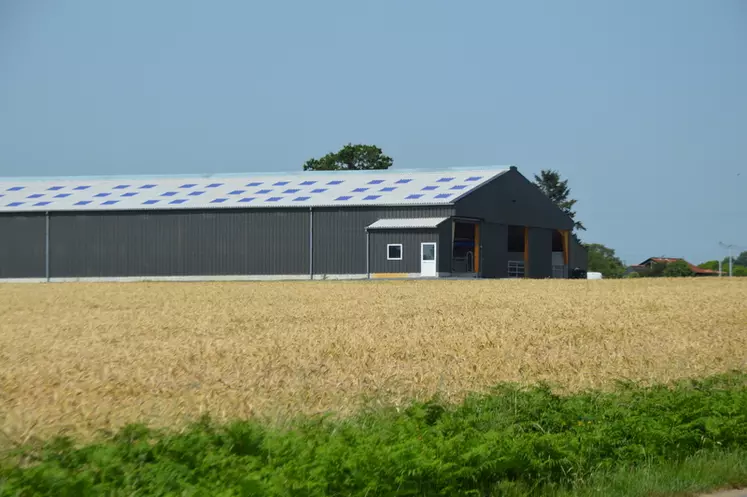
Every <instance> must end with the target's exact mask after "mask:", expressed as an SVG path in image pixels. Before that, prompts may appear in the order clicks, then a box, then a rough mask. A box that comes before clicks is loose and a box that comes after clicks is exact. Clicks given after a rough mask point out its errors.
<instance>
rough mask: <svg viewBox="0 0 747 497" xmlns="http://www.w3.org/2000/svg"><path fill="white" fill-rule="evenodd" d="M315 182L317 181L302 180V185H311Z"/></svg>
mask: <svg viewBox="0 0 747 497" xmlns="http://www.w3.org/2000/svg"><path fill="white" fill-rule="evenodd" d="M314 183H316V181H302V182H301V185H302V186H309V185H313V184H314ZM299 198H301V197H299Z"/></svg>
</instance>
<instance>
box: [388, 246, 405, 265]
mask: <svg viewBox="0 0 747 497" xmlns="http://www.w3.org/2000/svg"><path fill="white" fill-rule="evenodd" d="M386 260H388V261H401V260H402V244H401V243H390V244H388V245H387V246H386Z"/></svg>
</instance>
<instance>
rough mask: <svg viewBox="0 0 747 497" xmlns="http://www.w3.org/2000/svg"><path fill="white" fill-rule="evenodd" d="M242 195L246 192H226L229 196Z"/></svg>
mask: <svg viewBox="0 0 747 497" xmlns="http://www.w3.org/2000/svg"><path fill="white" fill-rule="evenodd" d="M242 193H246V190H234V191H232V192H228V194H229V195H241V194H242Z"/></svg>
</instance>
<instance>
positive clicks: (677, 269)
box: [662, 261, 695, 278]
mask: <svg viewBox="0 0 747 497" xmlns="http://www.w3.org/2000/svg"><path fill="white" fill-rule="evenodd" d="M694 275H695V273H694V272H693V270H692V268H691V267H690V265H689V264H688V263H687V262H685V261H674V262H670V263H669V264H667V266H666V267H665V268H664V271H662V276H664V277H666V278H681V277H686V276H694Z"/></svg>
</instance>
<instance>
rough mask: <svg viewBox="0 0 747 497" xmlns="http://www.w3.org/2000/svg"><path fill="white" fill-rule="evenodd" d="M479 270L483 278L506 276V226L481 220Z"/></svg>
mask: <svg viewBox="0 0 747 497" xmlns="http://www.w3.org/2000/svg"><path fill="white" fill-rule="evenodd" d="M480 245H481V249H480V260H481V263H480V272H481V273H482V277H483V278H505V277H506V276H508V251H507V248H508V247H507V245H508V226H506V225H505V224H497V223H489V222H483V223H481V226H480Z"/></svg>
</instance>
